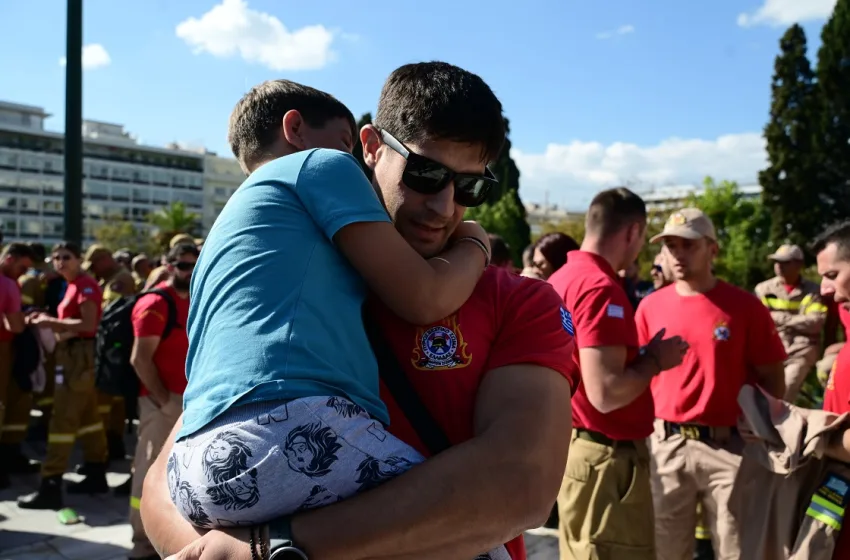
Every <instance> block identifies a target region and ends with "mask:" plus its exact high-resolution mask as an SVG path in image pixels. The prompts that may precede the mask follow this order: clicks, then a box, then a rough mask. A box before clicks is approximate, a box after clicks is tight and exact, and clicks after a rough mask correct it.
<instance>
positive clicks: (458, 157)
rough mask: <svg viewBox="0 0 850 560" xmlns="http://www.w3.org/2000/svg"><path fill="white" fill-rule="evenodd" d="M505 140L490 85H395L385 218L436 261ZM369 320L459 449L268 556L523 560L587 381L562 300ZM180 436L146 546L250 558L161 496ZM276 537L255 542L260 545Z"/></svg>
mask: <svg viewBox="0 0 850 560" xmlns="http://www.w3.org/2000/svg"><path fill="white" fill-rule="evenodd" d="M504 140H505V127H504V120H503V116H502V106H501V103H500V102H499V100H498V99H497V98H496V97H495V95H494V94H493V92H492V91H491V90H490V88H489V87H488V86H487V84H486V83H484V82H483V81H482V80H481V79H480V78H479V77H478V76H476V75H474V74H471V73H469V72H466V71H464V70H462V69H460V68H457V67H455V66H452V65H449V64H445V63H439V62H432V63H420V64H409V65H405V66H402V67H401V68H399V69H397V70H396V71H394V72H393V73H392V74H391V75H390V77H389V78H388V80H387V82H386V84H385V85H384V88H383V90H382V93H381V98H380V101H379V104H378V111H377V114H376V119H375V123H374V125H367V126H365V127H364V128H363V129H362V130H361V131H360V141H361V143H362V145H363V154H364V160H365V162H366V164H367V165H368V166H369V167H370V168H371V169H372V170H373V172H374V173H373V184H374V186H375V188H376V190H377V192H378V194H379V196H380V197H381V199H382V201H383V203H384V206H385V207H386V209H387V211H388V213H389V215H390V217H391V218H392V220H393V222H394V224H395V227H396V229H397V230H398V231H399V232H400V233H401V234H402V235H403V237H404V238H405V240H406V241H407V242H408V243H409V244H410V245H411V246H412V247H413V248H415V249H416V250H417V251H418V252H419V253H420V254H421V255H423V256H425V257H433V256H436V255H438V254H439V253H440V252H441V251H442V250H443V249H444V248H445V247H446V245H447V244H448V243H449V240H450V237H451V235H452V232H454V231H455V229H456V228H457V227H458V225H459V224H460V223H461V221H462V220H463V215H464V212H465V210H466V208H468V207H470V206H477V205H479V204H481V203H482V202H483V201H484V200H485V198H486V194H487V190H488V189H489V188H490V186H491V185H493V184H494V182H495V178H494V177H493V175H492V173H491V172H490V171H489V170H488V169H487V167H486V163H487V162H488V161H492V160H494V159H495V158H496V157H497V156H498V154H499V151H500V150H501V149H502V146H503V144H504ZM280 155H284V154H280ZM370 312H371V314H372V316H373V317H374V318H375V319H376V320H377V322H378V324H379V326H380V327H381V329H382V331H383V333H384V335H385V337H386V339H387V342H388V345H389V346H390V348H391V350H392V352H393V354H394V355H395V357H396V358H397V359H398V363H399V365H400V367H401V368H402V369H403V370H404V371H403V373H404V375H405V376H406V377H407V378H408V380H409V381H410V383H411V385H412V386H413V387H414V389H415V390H416V392H417V393H418V394H419V397H420V399H421V400H422V402H423V404H424V405H425V408H426V409H427V410H428V412H429V413H430V414H431V415H432V416H433V418H434V420H435V421H436V422H437V424H439V426H440V427H441V428H442V430H443V431H444V432H445V435H446V436H447V438H448V439H449V440H450V442H451V443H452V444H453V445H454V446H453V447H452V448H451V449H449V450H448V451H445V452H443V453H440V454H438V455H436V456H434V457H432V458H430V459H428V460H427V461H425V463H423V464H422V465H418V466H416V467H414V468H413V469H412V470H410V471H408V472H406V473H405V474H402V475H400V476H399V477H397V478H395V479H393V480H390V481H388V482H386V483H384V484H382V485H380V486H378V487H377V488H374V489H372V490H369V491H368V492H364V493H362V494H359V495H357V496H354V497H352V498H349V499H346V500H344V501H343V502H340V503H336V504H333V505H330V506H326V507H322V508H319V509H314V510H310V511H308V512H305V513H301V514H297V515H295V516H294V517H292V518H291V520H290V519H287V520H281V521H280V522H277V523H272V524H270V526H271V527H272V528H273V529H274V530H273V531H271V532H272V533H275V532H277V534H278V535H286V536H287V537H286V538H288V539H291V541H292V543H294V545H295V546H294V548H297V549H299V550H300V551H301V552H296V551H294V550H292V549H288V550H286V551H283V550H282V549H276V550H280V551H281V555H280V556H278V555H277V554H276V550H272V555H271V557H272V558H274V559H275V560H278V559H279V558H306V557H311V558H312V557H315V558H325V559H333V558H344V559H347V560H351V559H357V558H377V557H384V556H394V557H402V556H404V557H428V558H439V557H451V558H455V557H456V558H474V557H476V555H478V554H481V553H482V552H483V551H486V550H490V549H492V548H494V547H496V546H498V545H500V544H502V543H505V542H506V541H510V542H509V543H508V544H507V548H508V550H509V552H510V554H511V556H512V558H513V559H514V560H524V559H525V548H524V544H523V541H522V538H521V537H517V535H520V534H521V533H522V531H523V530H525V529H528V528H531V527H536V526H539V525H541V524H542V523H543V522H544V521H545V520H546V518H547V517H548V515H549V513H550V511H551V508H552V504H553V502H554V499H555V496H556V495H557V492H558V488H559V486H560V483H561V479H562V476H563V472H564V465H565V462H566V457H567V451H568V447H569V438H568V437H567V436H566V434H568V433H569V430H570V425H571V409H570V398H571V388H572V386H573V383H574V380H575V379H576V378H577V375H578V374H577V372H576V371H575V367H574V365H573V363H572V360H571V355H572V354H571V352H572V338H571V337H570V336H569V334H568V329H567V326H565V325H564V324H563V313H562V307H561V301H560V299H559V298H558V296H557V294H555V292H554V291H553V290H552V289H551V287H550V286H548V285H547V284H545V283H543V282H538V281H534V280H530V279H525V278H520V277H518V276H516V275H513V274H511V273H509V272H507V271H504V270H501V269H498V268H496V267H490V268H488V269H487V270H486V271H485V273H484V274H483V276H482V278H481V280H480V281H479V283H478V285H477V287H476V288H475V291H474V292H473V294H472V296H471V297H470V298H469V300H468V301H467V302H466V303H465V304H464V305H463V307H461V309H460V310H459V311H458V312H456V313H454V314H452V315H451V316H450V317H446V318H445V319H444V320H442V321H438V322H436V323H433V324H431V325H428V326H426V327H416V326H413V325H410V324H408V323H405V322H404V321H402V320H401V319H399V318H398V317H395V316H393V315H392V314H391V313H390V312H389V311H388V310H387V309H386V308H385V307H383V306H382V305H375V306H374V307H372V308H371V309H370ZM381 398H382V400H383V401H384V402H385V403H386V405H387V408H388V410H389V413H390V418H391V423H390V426H389V429H390V431H391V432H392V433H393V434H394V435H396V436H397V437H399V438H400V439H402V440H403V441H404V442H406V443H408V444H410V445H412V446H414V447H416V448H417V450H419V451H420V452H422V453H423V454H425V455H428V452H427V451H428V450H427V448H426V447H425V445H423V442H422V441H421V439H420V437H419V435H418V434H417V433H416V432H415V431H414V429H413V427H412V425H411V423H410V422H409V420H408V418H407V417H406V416H405V414H404V413H403V412H402V410H401V408H400V406H399V404H398V403H397V402H395V400H394V399H393V398H392V395H391V394H389V393H388V391H386V390H385V388H384V387H382V388H381ZM173 437H174V436H173V435H172V437H171V438H170V440H169V442H167V443H166V445H165V448H164V451H163V453H162V454H161V455H160V457H159V459H158V460H157V462H156V464H155V465H154V466H153V467H152V468H151V471H150V473H149V476H148V478H147V481H146V484H145V500H144V501H143V502H142V515H143V517H144V520H145V526H146V529H147V531H148V536H149V537H150V538H151V540H152V541H153V542H154V544H155V545H156V546H157V549H158V550H159V551H160V552H161V553H174V552H176V551H177V550H179V549H180V548H181V547H186V548H184V549H183V550H182V551H181V552H180V554H179V555H177V556H176V557H177V558H183V559H188V558H199V557H201V554H203V555H204V557H208V555H211V556H209V557H215V558H224V557H227V558H234V559H238V558H245V559H250V558H252V553H251V550H252V549H251V548H250V547H249V545H248V541H249V531H248V530H247V529H235V530H234V531H232V532H223V531H211V532H209V533H207V534H206V535H204V536H203V537H202V538H200V539H198V533H197V532H196V530H195V529H194V528H193V527H192V526H190V525H189V524H188V523H187V522H185V521H184V520H183V519H182V518H181V517H180V515H179V514H178V513H177V512H176V510H175V508H174V506H173V505H172V504H171V502H170V499H169V496H168V494H167V489H166V488H167V485H166V482H165V480H166V462H167V456H168V454H169V452H170V451H169V450H170V446H171V445H172V443H173ZM268 531H269V529H268V527H262V528H260V532H259V538H260V539H261V540H262V541H264V543H265V542H268V540H267V539H268V535H269V534H270V533H269V532H268ZM281 538H283V537H281ZM192 541H194V542H192ZM274 542H275V541H274V540H271V543H272V545H273V546H272V548H273V549H274ZM187 545H189V546H187ZM255 550H256V548H255ZM261 552H262V550H261ZM284 552H285V554H288V555H287V556H284V555H283V553H284Z"/></svg>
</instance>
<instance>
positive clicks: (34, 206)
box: [18, 196, 41, 214]
mask: <svg viewBox="0 0 850 560" xmlns="http://www.w3.org/2000/svg"><path fill="white" fill-rule="evenodd" d="M40 206H41V204H39V199H38V197H35V196H22V197H20V198H18V212H20V213H21V214H38V213H39V210H40Z"/></svg>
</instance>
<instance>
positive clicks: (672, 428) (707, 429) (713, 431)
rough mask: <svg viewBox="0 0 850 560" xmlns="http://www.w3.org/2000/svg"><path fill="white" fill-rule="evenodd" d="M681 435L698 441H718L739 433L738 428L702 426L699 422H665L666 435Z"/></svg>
mask: <svg viewBox="0 0 850 560" xmlns="http://www.w3.org/2000/svg"><path fill="white" fill-rule="evenodd" d="M672 435H680V436H682V437H683V438H685V439H693V440H698V441H718V440H724V439H728V438H729V437H731V436H735V435H738V428H735V427H719V428H714V427H711V426H701V425H699V424H676V423H675V422H664V436H665V437H670V436H672Z"/></svg>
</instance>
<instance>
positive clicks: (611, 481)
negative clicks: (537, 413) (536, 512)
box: [558, 430, 694, 560]
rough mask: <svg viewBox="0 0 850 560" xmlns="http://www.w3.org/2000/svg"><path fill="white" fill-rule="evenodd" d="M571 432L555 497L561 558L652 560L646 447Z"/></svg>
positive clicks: (652, 541)
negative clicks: (599, 440)
mask: <svg viewBox="0 0 850 560" xmlns="http://www.w3.org/2000/svg"><path fill="white" fill-rule="evenodd" d="M577 434H578V433H577V431H576V430H573V434H572V443H571V444H570V453H569V456H568V458H567V468H566V471H565V472H564V480H563V483H562V485H561V491H560V493H559V495H558V516H559V535H558V541H559V547H560V551H561V559H562V560H622V559H629V560H655V532H654V527H653V509H652V508H653V505H652V494H651V489H650V484H649V452H648V450H647V447H646V443H645V442H643V441H635V442H630V443H631V445H627V444H623V443H617V444H616V445H615V446H613V447H612V446H609V445H603V444H601V443H596V442H593V441H587V440H585V439H581V438H580V437H578V435H577ZM693 534H694V533H693V529H691V539H692V540H693Z"/></svg>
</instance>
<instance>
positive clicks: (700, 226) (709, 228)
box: [649, 208, 717, 243]
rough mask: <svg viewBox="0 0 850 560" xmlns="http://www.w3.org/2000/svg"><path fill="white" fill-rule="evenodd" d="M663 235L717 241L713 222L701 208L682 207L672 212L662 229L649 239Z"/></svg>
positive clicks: (651, 240) (662, 236)
mask: <svg viewBox="0 0 850 560" xmlns="http://www.w3.org/2000/svg"><path fill="white" fill-rule="evenodd" d="M665 237H681V238H683V239H702V238H703V237H707V238H709V239H711V240H712V241H714V242H717V233H716V232H715V231H714V224H713V223H711V219H709V217H708V216H706V215H705V214H704V213H703V211H702V210H700V209H698V208H682V209H681V210H677V211H676V212H673V213H672V214H671V215H670V217H669V218H667V223H665V224H664V230H663V231H662V232H661V233H659V234H658V235H656V236H654V237H653V238H652V239H650V240H649V242H650V243H655V242H657V241H661V240H662V239H664V238H665Z"/></svg>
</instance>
